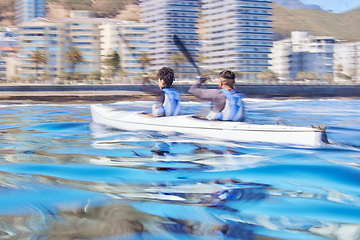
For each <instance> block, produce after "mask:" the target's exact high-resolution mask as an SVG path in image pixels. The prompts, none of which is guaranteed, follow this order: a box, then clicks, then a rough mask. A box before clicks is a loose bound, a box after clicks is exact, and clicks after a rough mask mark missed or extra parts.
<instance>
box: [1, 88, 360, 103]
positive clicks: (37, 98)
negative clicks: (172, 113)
mask: <svg viewBox="0 0 360 240" xmlns="http://www.w3.org/2000/svg"><path fill="white" fill-rule="evenodd" d="M140 87H141V85H138V84H127V85H125V84H124V85H122V84H116V85H104V84H99V85H2V86H0V102H1V103H3V104H7V103H8V104H32V103H34V104H35V103H64V104H67V103H68V104H71V103H108V102H115V101H138V100H153V99H154V97H153V96H151V95H149V94H147V93H144V92H142V91H141V90H140ZM189 87H190V85H189V84H181V85H174V88H176V89H177V90H178V91H180V92H182V94H183V99H184V100H196V99H195V98H193V97H192V96H190V95H188V94H187V91H188V89H189ZM205 87H207V88H217V85H215V84H206V86H205ZM236 87H237V90H238V91H240V92H242V93H243V94H244V97H250V98H360V85H285V84H279V85H275V84H269V85H256V84H240V85H237V86H236Z"/></svg>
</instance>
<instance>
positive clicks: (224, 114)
mask: <svg viewBox="0 0 360 240" xmlns="http://www.w3.org/2000/svg"><path fill="white" fill-rule="evenodd" d="M206 80H208V78H207V77H205V76H201V77H200V79H199V81H198V82H197V83H195V84H193V85H192V86H191V87H190V89H189V93H190V94H192V95H194V96H196V97H198V98H200V99H202V100H208V101H211V103H212V109H211V111H210V113H209V114H208V115H207V116H206V118H207V119H209V120H222V121H244V118H245V111H244V103H243V101H242V98H241V95H240V94H239V93H237V92H236V91H235V89H234V84H235V74H234V73H233V72H232V71H229V70H224V71H222V72H220V74H219V89H202V88H201V85H202V84H203V83H205V82H206Z"/></svg>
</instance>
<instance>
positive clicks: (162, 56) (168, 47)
mask: <svg viewBox="0 0 360 240" xmlns="http://www.w3.org/2000/svg"><path fill="white" fill-rule="evenodd" d="M141 7H142V20H143V22H144V23H145V24H146V25H147V26H148V30H149V33H148V35H147V36H148V37H147V38H148V40H149V46H150V49H149V53H150V58H151V59H152V61H151V70H153V71H156V70H158V69H159V68H161V67H163V66H171V67H174V69H175V72H176V74H177V77H178V78H193V77H194V75H195V73H196V69H195V68H194V67H193V66H192V65H191V64H190V63H189V62H187V61H186V59H185V58H184V57H183V56H182V55H181V53H180V52H179V49H178V48H177V47H176V45H175V44H174V42H173V36H174V34H176V35H177V36H178V38H179V39H180V40H181V41H182V43H183V44H184V46H185V47H186V48H187V50H188V51H189V53H190V55H191V56H192V57H193V58H194V59H196V57H197V56H198V52H199V48H200V43H199V40H198V32H197V23H198V18H199V0H142V1H141Z"/></svg>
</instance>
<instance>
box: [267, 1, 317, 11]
mask: <svg viewBox="0 0 360 240" xmlns="http://www.w3.org/2000/svg"><path fill="white" fill-rule="evenodd" d="M273 2H274V3H277V4H279V5H280V6H282V7H284V8H286V9H317V10H322V9H321V7H320V6H318V5H315V4H304V3H302V2H301V1H300V0H273Z"/></svg>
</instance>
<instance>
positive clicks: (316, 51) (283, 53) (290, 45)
mask: <svg viewBox="0 0 360 240" xmlns="http://www.w3.org/2000/svg"><path fill="white" fill-rule="evenodd" d="M337 41H338V40H337V39H335V38H334V37H327V36H312V35H311V34H309V33H308V32H307V31H294V32H292V33H291V38H288V39H284V40H280V41H277V42H275V43H274V47H273V48H272V54H271V58H272V60H271V69H272V70H273V71H274V72H276V73H278V74H280V77H283V78H293V79H295V78H297V75H298V73H299V72H304V73H307V74H309V73H315V75H316V77H317V78H324V77H325V76H326V75H327V76H330V75H333V70H334V68H333V65H334V64H333V61H334V46H335V43H336V42H337Z"/></svg>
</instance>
